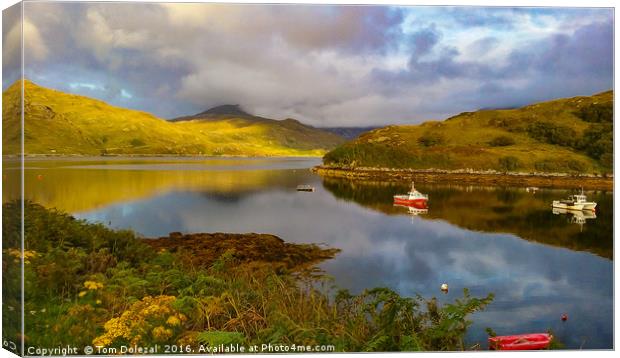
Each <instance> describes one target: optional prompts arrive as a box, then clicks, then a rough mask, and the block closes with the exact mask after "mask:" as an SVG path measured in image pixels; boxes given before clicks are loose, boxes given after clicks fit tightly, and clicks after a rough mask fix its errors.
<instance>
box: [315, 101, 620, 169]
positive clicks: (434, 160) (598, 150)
mask: <svg viewBox="0 0 620 358" xmlns="http://www.w3.org/2000/svg"><path fill="white" fill-rule="evenodd" d="M613 98H614V96H613V91H607V92H602V93H599V94H596V95H593V96H580V97H573V98H563V99H557V100H553V101H548V102H541V103H535V104H531V105H528V106H525V107H522V108H517V109H502V110H480V111H477V112H463V113H461V114H458V115H455V116H452V117H450V118H448V119H446V120H444V121H429V122H425V123H422V124H420V125H394V126H387V127H384V128H379V129H375V130H372V131H370V132H367V133H364V134H362V135H360V136H359V137H358V138H356V139H355V140H352V141H350V142H347V143H345V144H343V145H341V146H339V147H337V148H336V149H334V150H332V151H330V152H328V153H327V154H326V155H325V156H324V157H323V162H324V164H326V165H332V166H340V167H349V168H350V167H357V168H359V167H375V168H395V169H446V170H454V169H473V170H483V171H484V170H495V171H500V172H527V173H533V172H539V173H540V172H544V173H574V174H583V173H588V174H590V173H593V174H595V173H598V174H603V173H605V174H607V173H612V172H613V104H614V103H613Z"/></svg>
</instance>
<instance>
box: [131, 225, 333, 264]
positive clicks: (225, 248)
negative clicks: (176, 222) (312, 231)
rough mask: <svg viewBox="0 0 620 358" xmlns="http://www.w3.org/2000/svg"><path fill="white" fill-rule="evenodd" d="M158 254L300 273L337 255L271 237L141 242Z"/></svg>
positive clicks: (198, 236) (173, 236)
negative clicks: (163, 251)
mask: <svg viewBox="0 0 620 358" xmlns="http://www.w3.org/2000/svg"><path fill="white" fill-rule="evenodd" d="M142 242H143V243H145V244H147V245H149V246H151V247H152V248H154V249H155V250H157V251H162V250H165V251H169V252H171V253H180V254H181V256H182V257H184V259H185V260H187V261H188V263H191V264H192V266H193V267H203V268H208V267H210V266H212V265H213V264H214V263H215V262H216V261H217V260H219V259H220V258H222V257H224V256H227V257H228V258H229V259H230V260H234V261H235V262H236V263H237V264H238V265H254V264H266V265H270V266H272V267H273V268H275V269H277V270H279V269H285V270H289V271H302V270H304V269H307V268H310V267H312V266H313V265H315V264H317V263H318V262H320V261H323V260H328V259H331V258H333V257H334V256H336V254H338V253H339V252H340V250H339V249H336V248H324V247H320V246H318V245H315V244H295V243H288V242H285V241H284V240H282V239H281V238H279V237H277V236H275V235H271V234H257V233H245V234H231V233H221V232H217V233H195V234H183V233H180V232H171V233H170V234H169V235H168V236H165V237H160V238H157V239H148V238H146V239H143V240H142Z"/></svg>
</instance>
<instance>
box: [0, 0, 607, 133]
mask: <svg viewBox="0 0 620 358" xmlns="http://www.w3.org/2000/svg"><path fill="white" fill-rule="evenodd" d="M419 9H420V8H416V7H411V8H395V7H378V6H341V7H335V6H286V5H243V6H241V5H215V4H211V5H209V4H121V3H80V4H76V3H72V4H63V3H28V4H27V13H26V19H27V20H28V21H29V22H30V23H31V24H32V26H33V33H38V36H39V37H40V40H41V41H35V42H38V43H39V44H40V45H41V46H38V47H36V46H35V47H33V48H32V49H31V52H30V53H31V54H32V56H29V61H28V62H27V67H26V74H27V76H28V77H31V79H32V80H34V81H35V82H39V83H40V84H41V85H45V86H49V87H54V88H58V89H61V90H67V89H68V87H69V86H68V85H67V83H69V82H89V81H90V82H93V83H94V84H96V85H97V86H98V87H101V88H106V87H107V88H109V89H113V88H116V90H114V91H99V92H100V93H99V92H95V93H93V92H92V91H91V92H89V90H88V89H84V88H82V89H79V91H77V92H78V93H81V94H87V95H94V96H97V97H98V98H101V99H104V100H109V101H111V102H112V104H115V105H121V106H125V107H129V108H135V109H140V110H145V111H149V112H153V113H155V114H157V115H159V116H163V117H174V116H178V115H182V114H188V113H192V112H194V113H195V112H197V111H200V110H204V109H205V108H206V107H209V106H214V105H219V104H224V103H239V104H241V105H243V106H244V108H246V109H247V110H249V111H252V112H254V113H256V114H259V115H264V116H269V117H273V118H286V117H295V118H298V119H300V120H302V121H305V122H307V123H310V124H313V125H319V126H324V125H351V126H355V125H380V124H387V123H407V122H415V121H421V120H424V119H429V118H434V119H441V118H444V117H446V116H448V115H451V114H453V113H454V112H460V111H463V110H472V109H475V108H479V107H496V106H503V105H504V104H505V103H506V102H507V101H508V100H510V101H512V102H515V101H536V100H541V99H546V98H549V96H551V95H559V94H565V93H566V94H567V95H574V94H576V93H577V92H578V93H579V94H591V93H592V92H595V91H600V90H604V89H607V88H609V87H611V74H610V73H611V70H610V68H613V66H612V63H611V61H612V58H613V56H612V53H611V51H612V50H611V41H612V40H611V31H612V28H613V23H612V20H611V15H610V14H611V13H610V12H605V11H598V12H596V11H587V12H579V11H573V12H572V13H570V14H569V15H562V14H561V13H562V12H561V11H559V10H557V11H556V10H554V11H555V12H554V11H552V12H551V14H555V13H560V15H561V16H562V17H563V18H565V19H566V21H565V22H564V23H565V24H566V30H565V31H564V32H563V33H562V34H555V35H553V36H549V37H548V38H547V39H544V40H538V42H531V43H526V44H521V45H520V47H519V48H514V49H513V50H512V55H511V56H510V58H509V61H508V63H507V64H506V63H504V62H503V61H501V58H499V57H498V56H499V55H497V53H500V54H501V53H504V52H502V51H497V52H495V51H494V49H496V48H498V47H500V46H505V40H502V43H499V42H498V41H499V40H497V39H495V38H494V37H493V36H488V35H486V36H485V37H484V38H481V39H475V38H473V39H472V40H471V42H470V43H469V44H467V43H465V44H457V43H450V42H448V40H447V39H449V38H450V37H449V36H444V34H446V33H447V32H448V31H452V30H453V29H454V28H455V26H456V27H459V30H462V29H467V28H469V27H472V26H475V27H479V28H485V29H489V30H492V29H495V28H498V26H500V27H501V26H504V25H502V24H509V23H511V24H512V26H513V28H514V29H515V30H514V31H517V30H518V27H517V25H518V24H519V20H520V19H523V18H525V17H528V16H534V15H535V13H536V11H534V10H532V9H521V10H517V11H512V10H511V9H502V10H501V11H499V10H498V11H488V10H485V11H483V10H484V9H482V10H481V9H479V8H474V9H469V8H447V9H444V8H439V9H435V10H434V11H435V12H436V13H437V17H436V18H433V22H434V25H430V26H428V25H427V26H425V27H422V28H418V29H417V30H413V33H412V34H405V32H404V26H405V25H403V24H405V22H406V19H407V16H408V14H412V13H415V12H417V11H418V10H419ZM426 9H427V10H428V8H426ZM420 11H423V10H420ZM421 13H422V12H421ZM576 14H577V15H578V14H587V15H588V16H592V18H593V19H601V18H603V19H604V18H608V19H609V20H608V21H607V22H600V21H598V20H597V21H598V22H597V21H594V20H592V19H590V18H588V17H584V16H581V18H579V19H577V18H576ZM138 15H139V16H138ZM512 15H514V16H513V17H512V18H511V17H510V16H512ZM560 15H558V16H560ZM434 20H437V21H434ZM577 20H579V21H577ZM423 23H426V24H428V22H423ZM583 24H585V26H584V25H583ZM414 25H415V24H414ZM575 26H579V28H578V29H577V30H575V31H574V32H573V33H571V32H570V29H574V28H575ZM502 29H504V30H503V31H505V29H506V27H502ZM511 29H512V28H511ZM408 31H411V29H408ZM511 31H513V30H511ZM3 32H4V33H6V32H7V31H6V30H5V29H3ZM512 45H513V46H517V43H516V42H515V43H514V44H512ZM403 50H407V51H409V55H410V57H409V61H408V63H404V64H403V65H395V62H394V59H395V58H396V57H398V56H401V57H402V56H403V54H402V52H401V51H403ZM503 51H505V49H504V50H503ZM489 52H490V53H491V54H492V56H490V57H489V56H486V57H485V59H484V61H483V60H480V59H478V57H476V54H480V55H485V53H486V54H488V53H489ZM571 53H572V54H571ZM399 61H401V60H399ZM402 62H404V61H402ZM388 63H390V64H388ZM552 74H553V77H551V75H552ZM541 78H544V79H545V80H541ZM517 79H518V81H517ZM524 82H525V83H526V84H525V85H523V83H524ZM3 85H4V86H5V88H6V86H7V83H6V80H5V82H3ZM476 88H480V89H481V90H484V91H486V92H484V93H481V92H476V91H475V90H472V89H476ZM118 89H121V90H125V91H127V92H130V93H131V94H132V95H133V98H132V99H131V100H128V99H127V98H124V97H123V96H118ZM69 90H70V91H71V89H70V88H69ZM494 90H497V91H494ZM113 92H115V93H116V94H114V93H113ZM587 92H590V93H587ZM97 93H99V94H97ZM110 98H111V99H110Z"/></svg>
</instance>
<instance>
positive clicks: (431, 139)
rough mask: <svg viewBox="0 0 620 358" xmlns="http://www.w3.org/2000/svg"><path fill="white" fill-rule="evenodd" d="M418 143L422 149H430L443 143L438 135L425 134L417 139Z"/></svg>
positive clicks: (433, 133) (432, 133)
mask: <svg viewBox="0 0 620 358" xmlns="http://www.w3.org/2000/svg"><path fill="white" fill-rule="evenodd" d="M418 143H420V145H422V146H424V147H432V146H435V145H438V144H441V143H443V137H442V136H441V134H439V133H435V132H427V133H424V134H423V135H422V136H421V137H420V138H418Z"/></svg>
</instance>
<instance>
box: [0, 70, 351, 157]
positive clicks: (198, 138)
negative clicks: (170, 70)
mask: <svg viewBox="0 0 620 358" xmlns="http://www.w3.org/2000/svg"><path fill="white" fill-rule="evenodd" d="M24 83H25V88H24V93H25V103H24V108H25V129H24V140H25V150H24V151H25V153H26V154H88V155H102V154H103V155H105V154H176V155H238V156H297V155H299V156H320V155H322V154H324V153H325V152H326V151H327V150H329V149H331V148H334V147H335V146H336V145H338V144H340V143H342V142H343V141H344V140H343V139H342V138H341V137H339V136H336V135H334V134H332V133H328V132H326V131H322V130H319V129H316V128H313V127H310V126H306V125H303V124H301V123H299V122H297V121H295V120H291V119H287V120H284V121H277V120H266V121H259V120H254V119H253V118H254V117H250V118H237V117H235V116H221V117H220V118H218V119H216V120H209V121H202V120H192V121H178V122H169V121H166V120H164V119H161V118H157V117H155V116H153V115H151V114H149V113H146V112H141V111H135V110H129V109H125V108H119V107H114V106H111V105H109V104H107V103H105V102H102V101H99V100H95V99H91V98H88V97H84V96H78V95H72V94H67V93H63V92H60V91H56V90H52V89H48V88H43V87H40V86H38V85H36V84H34V83H32V82H30V81H24ZM20 90H21V88H20V85H19V82H17V83H15V84H13V85H12V86H11V87H9V88H8V89H7V90H6V91H5V92H4V93H3V101H4V104H3V108H2V115H3V117H4V120H3V122H2V125H3V131H4V133H5V134H4V136H3V146H4V150H5V152H17V151H18V147H17V146H19V137H20V135H21V134H20V125H19V121H20V105H21V104H20Z"/></svg>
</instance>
